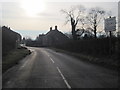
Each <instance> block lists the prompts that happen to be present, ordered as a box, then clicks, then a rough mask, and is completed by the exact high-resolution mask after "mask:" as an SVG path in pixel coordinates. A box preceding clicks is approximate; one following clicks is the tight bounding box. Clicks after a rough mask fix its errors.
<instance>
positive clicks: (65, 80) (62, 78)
mask: <svg viewBox="0 0 120 90" xmlns="http://www.w3.org/2000/svg"><path fill="white" fill-rule="evenodd" d="M57 70H58V72H59V73H60V75H61V77H62V79H63V80H64V82H65V84H66V85H67V87H68V88H69V89H71V86H70V85H69V83H68V82H67V80H66V79H65V77H64V75H63V74H62V72H61V71H60V69H59V68H58V67H57Z"/></svg>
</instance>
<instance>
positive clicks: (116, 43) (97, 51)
mask: <svg viewBox="0 0 120 90" xmlns="http://www.w3.org/2000/svg"><path fill="white" fill-rule="evenodd" d="M54 47H56V48H59V49H63V50H67V51H70V52H75V53H83V54H88V55H92V56H97V57H107V56H110V57H111V58H112V57H114V59H118V58H120V56H119V55H120V37H113V38H108V37H106V38H97V39H95V38H87V39H80V40H70V41H69V42H67V43H65V44H62V45H57V46H54Z"/></svg>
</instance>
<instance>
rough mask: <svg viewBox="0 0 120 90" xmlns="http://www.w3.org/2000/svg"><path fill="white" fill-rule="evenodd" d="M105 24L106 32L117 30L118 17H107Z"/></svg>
mask: <svg viewBox="0 0 120 90" xmlns="http://www.w3.org/2000/svg"><path fill="white" fill-rule="evenodd" d="M104 25H105V28H104V29H105V31H106V32H109V31H115V30H116V17H110V18H107V19H105V21H104Z"/></svg>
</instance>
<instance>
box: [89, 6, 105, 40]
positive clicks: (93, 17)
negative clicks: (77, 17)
mask: <svg viewBox="0 0 120 90" xmlns="http://www.w3.org/2000/svg"><path fill="white" fill-rule="evenodd" d="M104 15H105V11H104V10H102V9H100V8H97V7H96V8H91V9H90V11H89V13H88V15H87V22H88V25H89V27H90V28H91V31H92V32H93V33H94V37H95V38H96V37H97V27H98V25H99V24H100V22H101V20H102V18H103V17H104Z"/></svg>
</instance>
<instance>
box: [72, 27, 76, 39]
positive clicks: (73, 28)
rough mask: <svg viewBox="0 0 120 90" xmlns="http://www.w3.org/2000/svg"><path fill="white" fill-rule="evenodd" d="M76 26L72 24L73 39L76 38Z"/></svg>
mask: <svg viewBox="0 0 120 90" xmlns="http://www.w3.org/2000/svg"><path fill="white" fill-rule="evenodd" d="M75 28H76V26H75V25H72V36H73V40H77V35H76V31H75Z"/></svg>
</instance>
